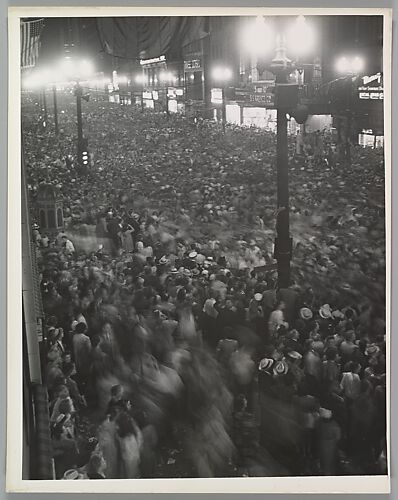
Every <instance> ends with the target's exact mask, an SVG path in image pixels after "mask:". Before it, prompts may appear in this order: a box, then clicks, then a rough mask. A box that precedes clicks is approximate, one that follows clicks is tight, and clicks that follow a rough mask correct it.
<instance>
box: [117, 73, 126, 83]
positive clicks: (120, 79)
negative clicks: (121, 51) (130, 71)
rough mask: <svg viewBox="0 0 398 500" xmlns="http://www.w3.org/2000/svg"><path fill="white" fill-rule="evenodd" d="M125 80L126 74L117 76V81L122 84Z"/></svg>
mask: <svg viewBox="0 0 398 500" xmlns="http://www.w3.org/2000/svg"><path fill="white" fill-rule="evenodd" d="M127 80H128V78H127V76H125V75H120V76H119V77H118V82H119V83H123V84H125V83H127Z"/></svg>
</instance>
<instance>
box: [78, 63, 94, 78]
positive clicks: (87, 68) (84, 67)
mask: <svg viewBox="0 0 398 500" xmlns="http://www.w3.org/2000/svg"><path fill="white" fill-rule="evenodd" d="M78 72H79V75H78V76H81V77H87V76H91V75H92V74H93V73H94V66H93V63H92V62H91V61H87V60H86V59H83V60H82V61H80V63H79V66H78Z"/></svg>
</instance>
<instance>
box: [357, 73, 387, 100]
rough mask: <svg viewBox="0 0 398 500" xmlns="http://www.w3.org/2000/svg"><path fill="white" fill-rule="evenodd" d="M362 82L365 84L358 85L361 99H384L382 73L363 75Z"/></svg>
mask: <svg viewBox="0 0 398 500" xmlns="http://www.w3.org/2000/svg"><path fill="white" fill-rule="evenodd" d="M362 83H363V85H361V86H360V87H358V97H359V99H362V100H372V101H373V100H375V101H377V100H383V99H384V88H383V83H382V75H381V73H376V74H375V75H371V76H364V77H362Z"/></svg>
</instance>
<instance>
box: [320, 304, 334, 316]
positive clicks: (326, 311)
mask: <svg viewBox="0 0 398 500" xmlns="http://www.w3.org/2000/svg"><path fill="white" fill-rule="evenodd" d="M319 316H320V317H321V318H323V319H329V318H331V317H332V310H331V309H330V305H329V304H323V306H322V307H321V308H320V309H319Z"/></svg>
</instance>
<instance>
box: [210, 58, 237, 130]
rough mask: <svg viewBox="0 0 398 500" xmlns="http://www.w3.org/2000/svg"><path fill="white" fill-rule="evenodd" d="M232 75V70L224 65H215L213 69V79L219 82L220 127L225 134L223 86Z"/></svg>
mask: <svg viewBox="0 0 398 500" xmlns="http://www.w3.org/2000/svg"><path fill="white" fill-rule="evenodd" d="M231 77H232V71H231V70H230V69H229V68H225V67H216V68H214V69H213V79H214V80H215V81H217V82H220V84H221V119H222V129H223V133H224V134H225V123H226V121H227V109H226V100H225V88H226V86H227V82H228V80H230V79H231Z"/></svg>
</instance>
